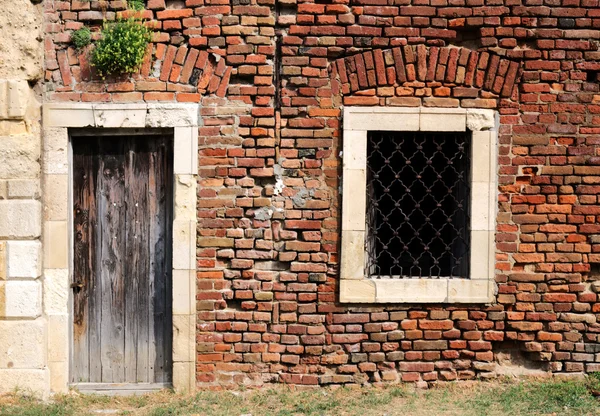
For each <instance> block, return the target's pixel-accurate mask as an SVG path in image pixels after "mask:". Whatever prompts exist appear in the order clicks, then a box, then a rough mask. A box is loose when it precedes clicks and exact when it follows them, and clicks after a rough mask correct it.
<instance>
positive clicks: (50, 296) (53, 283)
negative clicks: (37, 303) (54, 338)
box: [44, 269, 69, 314]
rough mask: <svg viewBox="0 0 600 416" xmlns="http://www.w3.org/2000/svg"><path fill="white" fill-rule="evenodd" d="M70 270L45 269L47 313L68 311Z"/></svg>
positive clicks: (45, 307) (45, 305)
mask: <svg viewBox="0 0 600 416" xmlns="http://www.w3.org/2000/svg"><path fill="white" fill-rule="evenodd" d="M68 299H69V271H68V270H67V269H45V270H44V311H45V312H46V313H47V314H66V313H68Z"/></svg>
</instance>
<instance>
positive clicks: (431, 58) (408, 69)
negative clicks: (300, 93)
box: [330, 45, 521, 98]
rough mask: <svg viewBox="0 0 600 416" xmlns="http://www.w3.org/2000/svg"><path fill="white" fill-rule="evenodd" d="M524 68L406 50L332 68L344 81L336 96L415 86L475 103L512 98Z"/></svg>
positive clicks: (374, 53)
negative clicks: (482, 98) (448, 89)
mask: <svg viewBox="0 0 600 416" xmlns="http://www.w3.org/2000/svg"><path fill="white" fill-rule="evenodd" d="M520 67H521V63H520V62H517V61H513V60H511V59H508V58H505V57H502V56H499V55H496V54H494V53H491V52H488V51H473V50H471V49H468V48H462V47H453V46H446V47H437V46H431V47H427V46H425V45H406V46H398V47H394V48H390V49H374V50H369V51H365V52H361V53H358V54H355V55H351V56H346V57H343V58H339V59H336V60H335V61H333V62H331V64H330V74H331V76H332V78H333V79H334V80H337V81H338V82H337V85H336V86H334V92H337V93H341V94H342V95H345V96H347V95H352V94H354V93H357V92H359V91H363V90H367V89H372V88H379V87H390V86H399V87H402V86H406V85H408V86H412V87H414V86H416V85H418V83H419V82H421V83H430V84H433V85H438V86H442V85H444V86H447V85H450V86H452V87H453V91H452V95H453V96H455V97H457V98H463V97H467V98H469V97H471V98H475V97H477V96H478V94H479V92H480V91H484V92H487V93H489V95H490V96H492V97H493V96H496V97H500V98H509V97H511V95H512V93H513V88H514V86H515V83H516V82H517V80H518V77H519V74H520ZM335 89H337V90H338V91H335ZM407 95H408V94H407Z"/></svg>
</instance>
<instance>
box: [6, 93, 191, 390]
mask: <svg viewBox="0 0 600 416" xmlns="http://www.w3.org/2000/svg"><path fill="white" fill-rule="evenodd" d="M43 117H44V118H43V121H44V131H43V136H44V137H43V140H44V150H43V156H42V160H43V168H42V169H43V172H44V188H45V192H44V207H43V213H44V214H43V220H44V235H43V240H44V244H43V247H44V250H43V251H44V253H43V257H44V282H43V283H44V287H43V300H44V302H43V303H44V311H43V312H44V314H45V317H46V319H47V321H48V325H49V330H48V343H47V345H48V368H49V370H50V380H52V381H51V383H50V388H51V390H52V391H53V392H59V391H66V390H67V389H68V387H69V379H70V377H69V359H70V352H69V351H70V342H71V340H70V338H71V325H72V324H71V321H72V319H71V318H70V305H71V302H72V294H71V289H70V288H69V282H70V281H71V278H70V276H71V270H72V260H71V258H72V254H71V253H72V240H71V234H72V233H71V230H72V219H71V218H70V215H71V214H70V210H69V206H70V205H71V202H70V201H71V186H72V185H71V184H72V180H71V177H70V169H69V166H70V156H69V146H70V143H69V131H68V129H69V128H82V127H89V128H98V129H101V128H172V129H173V142H174V144H173V146H174V155H173V159H174V164H173V167H174V175H173V183H174V191H173V203H174V211H173V212H174V218H173V387H174V388H175V389H176V390H179V391H191V390H193V389H194V388H195V385H196V379H195V368H196V365H195V361H196V353H195V345H196V342H195V328H196V311H195V298H196V176H197V173H198V157H197V155H198V105H197V104H144V103H141V104H82V103H54V104H46V105H45V106H44V109H43ZM17 312H19V311H17ZM21 312H22V311H21ZM22 313H25V312H22ZM27 313H35V311H31V312H29V311H27Z"/></svg>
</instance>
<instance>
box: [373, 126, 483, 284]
mask: <svg viewBox="0 0 600 416" xmlns="http://www.w3.org/2000/svg"><path fill="white" fill-rule="evenodd" d="M470 160H471V137H470V134H469V133H414V132H406V133H405V132H378V131H372V132H369V134H368V148H367V224H366V227H367V234H366V241H365V244H366V246H365V247H366V252H367V261H366V270H365V272H366V274H367V275H368V276H370V277H384V276H385V277H394V278H411V277H419V278H440V277H450V278H451V277H456V278H468V266H469V251H470V250H469V246H470V229H469V227H470V199H471V198H470V194H471V187H470V179H471V172H470Z"/></svg>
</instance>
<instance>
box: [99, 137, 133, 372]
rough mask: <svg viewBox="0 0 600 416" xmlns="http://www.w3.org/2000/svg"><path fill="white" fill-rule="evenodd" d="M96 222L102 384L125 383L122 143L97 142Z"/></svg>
mask: <svg viewBox="0 0 600 416" xmlns="http://www.w3.org/2000/svg"><path fill="white" fill-rule="evenodd" d="M99 149H100V154H101V161H100V173H99V175H100V180H99V187H98V188H99V195H98V199H99V201H98V220H99V221H100V222H101V223H102V238H101V244H100V245H101V248H100V259H101V260H100V261H98V262H97V265H99V274H100V282H101V285H100V290H101V292H102V312H101V316H102V318H101V320H102V322H101V331H102V336H101V339H100V349H101V362H102V382H104V383H121V382H124V380H125V330H124V329H125V328H124V326H125V313H124V312H125V287H124V281H123V267H124V262H125V261H127V259H126V258H125V257H124V254H125V253H124V248H125V241H124V240H125V233H124V229H125V224H124V221H125V181H124V171H123V167H124V163H125V158H124V142H123V140H101V141H100V146H99Z"/></svg>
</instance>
